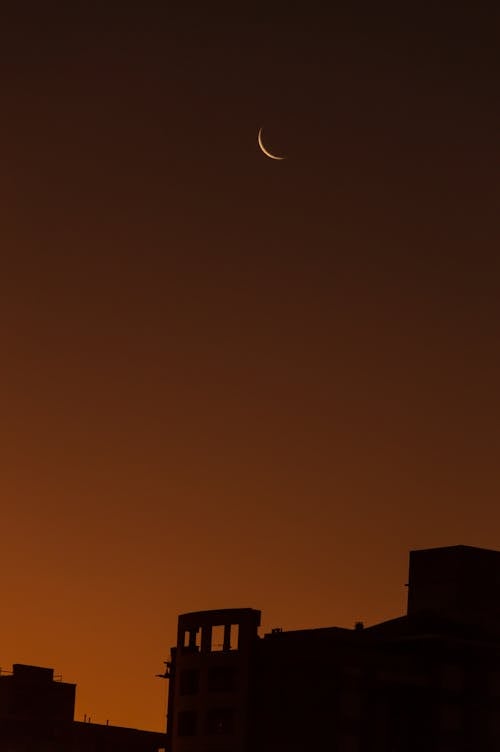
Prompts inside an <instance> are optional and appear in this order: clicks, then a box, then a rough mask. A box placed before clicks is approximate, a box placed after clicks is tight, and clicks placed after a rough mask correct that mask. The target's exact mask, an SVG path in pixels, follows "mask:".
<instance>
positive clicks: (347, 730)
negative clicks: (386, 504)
mask: <svg viewBox="0 0 500 752" xmlns="http://www.w3.org/2000/svg"><path fill="white" fill-rule="evenodd" d="M409 570H410V571H409V582H408V609H407V614H406V615H405V616H401V617H399V618H396V619H391V620H389V621H386V622H382V623H380V624H376V625H374V626H370V627H364V626H363V625H362V624H360V623H359V624H356V625H355V627H354V628H353V629H345V628H339V627H329V628H322V629H307V630H295V631H289V632H287V631H282V630H273V631H272V632H271V633H269V634H265V635H264V636H263V637H259V635H258V627H259V624H260V612H259V611H256V610H253V609H223V610H216V611H202V612H194V613H189V614H183V615H182V616H180V617H179V622H178V637H177V645H176V646H175V647H174V648H172V651H171V658H170V661H169V663H168V671H167V675H168V676H169V678H170V686H169V699H168V723H167V732H168V733H167V737H168V742H167V744H168V750H169V752H254V751H258V752H285V751H286V752H299V750H300V751H301V752H304V751H305V750H311V751H314V752H316V751H318V752H319V751H320V750H331V751H332V752H423V751H425V752H465V751H466V750H467V752H472V751H473V750H474V752H498V750H500V552H497V551H489V550H485V549H479V548H474V547H470V546H451V547H446V548H436V549H427V550H419V551H412V552H411V553H410V567H409Z"/></svg>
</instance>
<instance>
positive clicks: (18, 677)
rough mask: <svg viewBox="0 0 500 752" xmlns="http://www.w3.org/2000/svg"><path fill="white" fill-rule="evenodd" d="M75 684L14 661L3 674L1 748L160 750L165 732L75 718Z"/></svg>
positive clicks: (37, 751) (27, 751)
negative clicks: (83, 720) (9, 669)
mask: <svg viewBox="0 0 500 752" xmlns="http://www.w3.org/2000/svg"><path fill="white" fill-rule="evenodd" d="M75 691H76V685H75V684H68V683H66V682H63V681H60V680H58V679H57V678H54V671H53V670H52V669H51V668H41V667H40V666H26V665H23V664H20V663H16V664H14V666H13V670H12V672H9V673H4V672H2V673H1V674H0V751H1V752H158V750H160V749H164V748H165V746H166V739H165V735H164V734H158V733H154V732H152V731H140V730H137V729H129V728H122V727H119V726H109V725H100V724H95V723H82V722H78V721H75V720H74V709H75Z"/></svg>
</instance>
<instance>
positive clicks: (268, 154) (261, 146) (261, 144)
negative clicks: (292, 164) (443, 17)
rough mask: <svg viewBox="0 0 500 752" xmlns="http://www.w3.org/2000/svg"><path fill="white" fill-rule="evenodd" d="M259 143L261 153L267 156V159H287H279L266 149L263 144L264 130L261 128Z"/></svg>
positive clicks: (280, 158) (258, 137)
mask: <svg viewBox="0 0 500 752" xmlns="http://www.w3.org/2000/svg"><path fill="white" fill-rule="evenodd" d="M257 143H258V144H259V147H260V149H261V151H262V152H263V153H264V154H265V155H266V157H269V159H279V160H282V159H285V157H277V156H276V154H271V152H270V151H269V150H268V149H266V147H265V146H264V144H263V143H262V128H259V135H258V136H257Z"/></svg>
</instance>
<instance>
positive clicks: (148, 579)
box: [0, 0, 500, 729]
mask: <svg viewBox="0 0 500 752" xmlns="http://www.w3.org/2000/svg"><path fill="white" fill-rule="evenodd" d="M63 5H68V6H70V8H64V9H61V7H60V6H63ZM171 5H172V6H174V5H179V4H174V3H172V4H170V3H168V2H166V0H165V2H162V3H160V2H148V0H143V1H142V2H140V3H139V2H136V3H127V2H125V3H119V4H118V3H116V4H113V3H111V2H109V0H99V2H77V1H76V0H72V2H71V3H67V4H64V3H55V2H52V3H50V2H49V3H46V2H44V3H39V4H38V7H37V8H36V9H35V8H33V9H31V10H30V9H29V7H28V6H26V5H25V4H23V13H22V17H21V13H20V12H19V17H16V16H15V13H16V12H15V10H12V11H11V14H10V16H9V17H7V15H5V17H4V18H2V23H1V25H0V70H1V73H2V80H1V84H2V85H1V97H2V101H1V107H2V118H1V122H0V132H1V138H0V157H1V164H2V170H1V172H0V194H1V203H0V254H1V273H0V287H1V289H0V343H1V352H2V359H1V368H0V385H1V402H0V408H1V430H0V440H1V454H0V492H1V500H2V518H1V519H2V546H1V549H0V557H1V569H0V572H1V574H0V582H1V589H2V597H3V608H2V613H3V618H2V621H1V630H0V636H1V655H0V665H1V666H2V667H4V668H10V666H11V664H12V663H13V662H24V663H35V664H38V665H47V666H53V667H54V668H55V669H56V670H57V671H58V672H62V673H63V676H64V678H65V679H66V680H67V681H74V682H77V683H78V692H77V718H78V719H81V718H82V717H83V714H84V713H87V714H91V716H92V719H93V720H95V721H97V722H105V721H106V720H107V719H109V720H110V722H111V723H118V724H123V725H132V726H139V727H144V728H151V729H162V727H163V722H164V712H165V691H166V686H165V683H163V682H161V681H160V680H159V679H155V678H154V675H155V674H156V673H160V672H161V671H162V669H163V666H162V661H163V660H165V659H166V658H167V657H168V652H169V648H170V646H171V645H172V644H173V643H174V641H175V633H176V620H177V614H178V613H181V612H184V611H191V610H198V609H205V608H224V607H237V606H251V607H254V608H261V609H262V610H263V629H264V630H268V629H270V628H271V627H275V626H281V627H283V628H290V629H292V628H300V627H312V626H327V625H333V624H336V625H342V626H351V625H353V624H354V622H355V621H356V620H364V621H366V622H367V623H370V622H375V621H377V620H382V619H385V618H390V617H393V616H397V615H399V614H401V613H402V612H403V610H404V608H405V597H406V593H405V588H404V583H405V582H406V580H407V556H408V551H409V550H410V549H412V548H419V547H430V546H438V545H449V544H457V543H466V544H470V545H478V546H485V547H492V548H495V547H498V545H499V544H498V528H499V524H500V505H499V503H498V499H499V491H500V477H499V472H498V465H499V463H498V457H499V450H500V432H499V421H500V400H499V395H498V384H499V380H500V350H499V334H500V331H499V330H500V302H499V301H500V296H499V293H500V285H499V282H500V264H499V250H498V249H499V248H500V244H499V240H500V238H499V233H498V182H497V181H498V148H497V147H498V143H497V138H498V132H499V128H498V126H499V117H498V115H499V112H498V80H499V73H500V71H499V70H498V68H499V64H498V60H499V58H498V39H497V38H496V35H497V30H498V23H497V22H498V12H497V17H496V18H495V17H494V13H493V11H492V10H489V8H488V5H487V4H486V3H481V2H472V0H471V2H468V3H464V4H460V3H458V4H457V3H453V4H452V3H447V2H440V3H435V2H433V3H425V2H424V3H418V4H412V5H414V7H412V8H411V9H410V7H409V4H405V3H403V4H402V5H403V6H404V7H403V8H402V7H401V3H400V4H399V5H398V6H397V7H396V5H395V6H394V7H392V8H390V7H389V6H386V7H384V6H381V5H380V4H379V3H373V4H372V5H373V6H376V7H372V8H371V10H365V9H363V8H362V7H360V6H359V5H358V4H353V6H352V10H346V9H343V10H342V9H339V10H333V9H331V8H330V9H329V10H326V9H324V8H323V9H322V8H321V7H320V6H315V5H314V4H311V3H308V2H296V3H293V2H291V0H289V2H287V3H286V4H282V5H280V4H279V3H277V2H274V3H273V2H271V1H269V2H267V3H265V4H262V5H259V4H252V6H251V7H243V5H242V6H241V7H238V4H235V3H232V4H231V7H230V8H229V9H228V8H225V7H224V6H223V5H221V4H215V6H213V4H211V3H204V5H203V6H202V5H201V3H199V4H198V6H196V5H193V4H189V6H188V7H186V8H185V9H181V10H179V9H178V10H174V9H173V8H172V7H170V6H171ZM321 5H324V6H327V5H331V4H329V3H322V4H321ZM42 6H43V7H42ZM355 6H356V9H355ZM259 127H263V128H264V138H265V140H266V143H267V145H268V146H269V148H271V149H272V150H274V151H276V152H277V153H279V154H286V155H287V159H286V160H285V161H283V162H275V161H271V160H269V159H267V158H265V157H264V156H263V155H262V154H261V153H260V152H259V150H258V148H257V144H256V138H257V131H258V129H259Z"/></svg>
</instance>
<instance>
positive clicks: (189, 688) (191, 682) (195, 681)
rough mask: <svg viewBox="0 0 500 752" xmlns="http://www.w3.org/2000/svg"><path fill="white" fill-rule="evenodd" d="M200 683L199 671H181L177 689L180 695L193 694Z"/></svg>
mask: <svg viewBox="0 0 500 752" xmlns="http://www.w3.org/2000/svg"><path fill="white" fill-rule="evenodd" d="M199 683H200V672H199V671H197V670H195V669H184V670H183V671H181V676H180V684H179V691H180V693H181V695H195V694H196V693H197V692H198V686H199Z"/></svg>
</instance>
